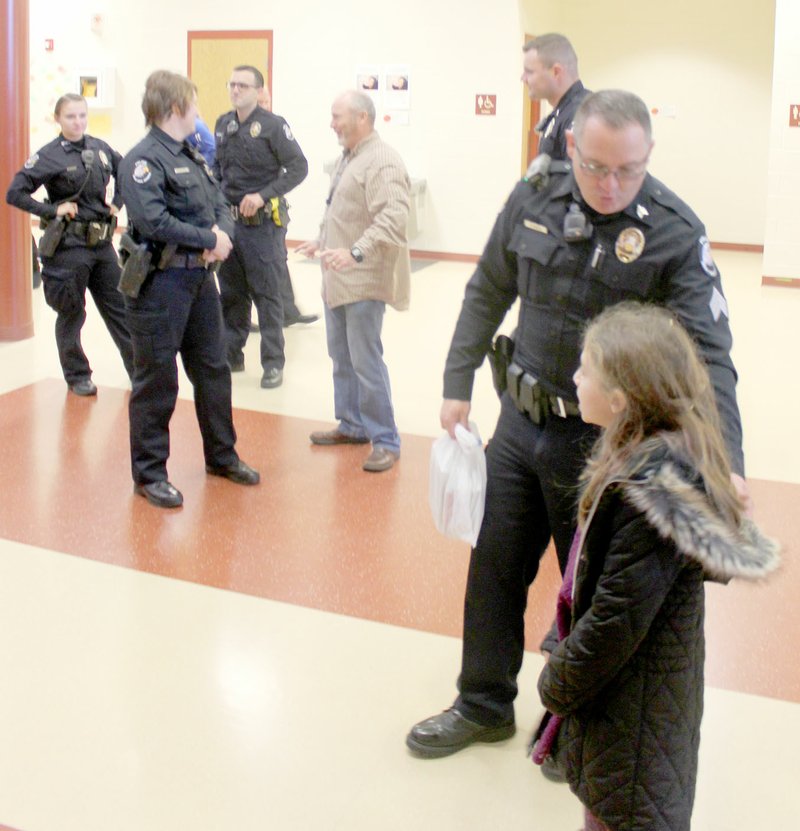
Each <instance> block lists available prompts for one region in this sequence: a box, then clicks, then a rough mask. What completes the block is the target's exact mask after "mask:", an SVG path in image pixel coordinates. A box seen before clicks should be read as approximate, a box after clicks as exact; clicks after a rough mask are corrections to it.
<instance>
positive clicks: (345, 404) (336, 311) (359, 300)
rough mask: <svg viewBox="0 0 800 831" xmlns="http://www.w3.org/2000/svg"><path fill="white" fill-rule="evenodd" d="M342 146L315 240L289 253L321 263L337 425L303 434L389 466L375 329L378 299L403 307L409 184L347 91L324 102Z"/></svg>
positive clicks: (356, 96) (385, 392)
mask: <svg viewBox="0 0 800 831" xmlns="http://www.w3.org/2000/svg"><path fill="white" fill-rule="evenodd" d="M331 115H332V118H331V128H332V129H333V131H334V132H335V133H336V135H337V137H338V139H339V144H341V145H342V147H343V148H344V152H343V153H342V157H341V159H340V160H339V163H338V165H337V166H336V169H335V170H334V173H333V178H332V180H331V189H330V193H329V194H328V199H327V207H326V210H325V215H324V217H323V220H322V225H321V227H320V234H319V237H318V239H316V240H310V241H308V242H304V243H303V244H302V245H300V246H299V247H298V249H297V250H298V251H300V252H301V253H303V254H305V255H306V256H308V257H313V256H315V255H316V254H317V253H319V256H320V258H321V261H322V299H323V301H324V303H325V322H326V328H327V337H328V354H329V355H330V356H331V360H332V361H333V389H334V410H335V416H336V419H337V420H338V422H339V424H338V426H337V427H336V428H335V429H333V430H324V431H317V432H314V433H312V434H311V441H312V442H313V443H314V444H320V445H338V444H367V443H368V442H371V443H372V452H371V453H370V455H369V456H368V457H367V459H366V460H365V462H364V464H363V468H364V470H367V471H372V472H376V473H377V472H381V471H384V470H389V468H391V467H392V465H394V463H395V462H396V461H397V459H398V458H399V457H400V434H399V433H398V431H397V425H396V424H395V420H394V408H393V407H392V397H391V388H390V385H389V373H388V370H387V368H386V364H385V363H384V360H383V345H382V343H381V327H382V325H383V315H384V311H385V309H386V304H387V303H388V304H389V305H391V306H394V308H395V309H398V310H402V309H407V308H408V301H409V293H410V273H411V267H410V261H409V254H408V244H407V236H406V226H407V223H408V211H409V204H410V182H409V178H408V173H407V172H406V169H405V165H404V164H403V161H402V159H401V158H400V156H399V155H398V154H397V152H396V151H395V150H394V149H393V148H391V147H389V146H388V145H387V144H384V142H383V141H382V140H381V138H380V136H379V135H378V134H377V132H375V105H374V104H373V103H372V100H371V99H370V97H369V96H368V95H365V94H364V93H362V92H358V91H356V90H352V91H348V92H345V93H343V94H342V95H340V96H339V97H338V98H337V99H336V100H335V101H334V102H333V107H332V108H331Z"/></svg>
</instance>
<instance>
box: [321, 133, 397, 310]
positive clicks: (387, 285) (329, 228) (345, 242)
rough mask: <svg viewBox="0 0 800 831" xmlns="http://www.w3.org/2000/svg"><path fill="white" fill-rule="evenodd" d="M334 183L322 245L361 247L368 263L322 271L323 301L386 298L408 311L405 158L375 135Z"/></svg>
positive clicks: (343, 164)
mask: <svg viewBox="0 0 800 831" xmlns="http://www.w3.org/2000/svg"><path fill="white" fill-rule="evenodd" d="M331 183H332V193H331V197H330V204H329V205H328V208H327V210H326V212H325V216H324V218H323V220H322V226H321V229H320V237H319V240H320V247H321V248H346V249H348V250H349V249H350V248H352V247H353V246H357V247H358V248H359V249H360V250H361V253H362V254H363V255H364V262H363V263H358V264H356V265H354V266H353V267H352V268H348V269H346V270H344V271H338V272H337V271H330V270H329V269H326V268H324V267H323V269H322V298H323V300H324V301H325V303H326V304H327V305H328V307H329V308H332V309H333V308H335V307H336V306H343V305H344V304H345V303H355V302H357V301H359V300H382V301H384V302H385V303H388V304H389V305H391V306H394V308H395V309H399V310H402V309H407V308H408V303H409V297H410V291H411V280H410V275H411V262H410V259H409V253H408V237H407V225H408V211H409V207H410V198H411V197H410V190H411V183H410V181H409V178H408V173H407V172H406V168H405V165H404V164H403V160H402V159H401V158H400V156H399V154H398V153H397V151H396V150H394V148H392V147H390V146H389V145H388V144H384V142H383V141H382V140H381V138H380V136H379V135H378V134H377V133H376V132H374V131H373V132H372V133H370V134H369V135H368V136H367V137H366V138H364V139H362V140H361V141H360V142H359V143H358V144H357V145H356V146H355V148H354V149H353V150H352V151H351V152H350V153H347V154H344V155H343V156H342V158H341V159H340V160H339V163H338V165H337V166H336V169H335V170H334V172H333V176H332V178H331Z"/></svg>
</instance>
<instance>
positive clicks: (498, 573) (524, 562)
mask: <svg viewBox="0 0 800 831" xmlns="http://www.w3.org/2000/svg"><path fill="white" fill-rule="evenodd" d="M595 436H596V433H595V429H594V428H593V427H591V426H589V425H586V424H584V423H583V422H582V421H581V419H580V416H569V417H567V418H560V417H559V416H556V415H550V416H549V417H548V418H547V420H546V421H545V423H544V425H542V426H537V425H536V424H534V423H533V422H532V421H530V419H529V418H528V417H527V416H526V415H523V414H522V413H520V412H519V411H518V410H517V408H516V407H515V406H514V403H513V402H512V401H511V399H510V398H509V396H508V394H507V393H506V394H504V395H503V401H502V408H501V412H500V419H499V421H498V423H497V429H496V430H495V434H494V436H493V437H492V439H491V441H490V442H489V446H488V448H487V450H486V468H487V488H486V509H485V512H484V517H483V523H482V525H481V530H480V534H479V535H478V542H477V544H476V546H475V548H473V550H472V555H471V558H470V565H469V575H468V577H467V592H466V598H465V601H464V642H463V652H462V664H461V675H460V677H459V681H458V688H459V696H458V698H457V699H456V704H455V706H457V707H458V709H459V710H460V711H461V713H462V714H463V715H464V716H465V717H466V718H468V719H470V720H472V721H476V722H478V723H480V724H485V725H492V726H496V725H500V724H505V723H508V722H510V721H513V720H514V699H515V698H516V695H517V675H518V673H519V671H520V668H521V667H522V656H523V651H524V648H525V622H524V615H525V608H526V606H527V602H528V588H529V586H530V585H531V583H532V582H533V580H534V578H535V577H536V574H537V572H538V570H539V560H540V559H541V557H542V555H543V554H544V552H545V550H546V549H547V546H548V544H549V542H550V538H551V537H552V538H553V540H554V542H555V546H556V552H557V554H558V561H559V565H560V568H561V571H562V572H563V570H564V568H565V567H566V564H567V558H568V556H569V548H570V543H571V542H572V537H573V535H574V532H575V509H576V505H577V494H578V491H577V481H578V477H579V475H580V472H581V471H582V470H583V467H584V464H585V460H586V457H587V454H588V452H589V450H590V449H591V446H592V443H593V442H594V438H595ZM552 606H553V608H552V610H551V611H552V613H553V614H555V608H556V597H555V595H553V603H552Z"/></svg>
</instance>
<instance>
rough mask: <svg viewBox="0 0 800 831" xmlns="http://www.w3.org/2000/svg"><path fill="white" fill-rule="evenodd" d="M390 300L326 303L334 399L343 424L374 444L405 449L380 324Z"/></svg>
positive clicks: (349, 432)
mask: <svg viewBox="0 0 800 831" xmlns="http://www.w3.org/2000/svg"><path fill="white" fill-rule="evenodd" d="M385 309H386V304H385V303H383V302H382V301H379V300H360V301H359V302H357V303H346V304H345V305H343V306H337V307H336V308H335V309H331V308H328V306H325V325H326V330H327V336H328V354H329V355H330V356H331V360H332V361H333V402H334V412H335V415H336V419H337V420H338V422H339V430H340V432H342V433H344V434H345V435H348V436H353V437H355V438H365V437H366V438H368V439H369V440H370V441H371V442H372V446H373V447H385V448H386V449H387V450H392V451H394V452H395V453H399V452H400V434H399V433H398V432H397V425H396V424H395V421H394V409H393V407H392V390H391V386H390V384H389V371H388V370H387V369H386V364H385V363H384V360H383V344H382V343H381V327H382V326H383V314H384V311H385Z"/></svg>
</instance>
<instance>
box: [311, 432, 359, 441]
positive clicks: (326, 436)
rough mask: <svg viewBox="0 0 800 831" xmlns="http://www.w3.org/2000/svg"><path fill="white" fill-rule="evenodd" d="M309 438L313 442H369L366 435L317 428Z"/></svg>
mask: <svg viewBox="0 0 800 831" xmlns="http://www.w3.org/2000/svg"><path fill="white" fill-rule="evenodd" d="M309 438H310V439H311V444H369V439H368V438H367V437H366V436H348V435H347V433H340V432H339V431H338V430H315V431H314V432H313V433H312V434H311V435H310V436H309Z"/></svg>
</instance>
